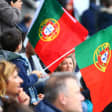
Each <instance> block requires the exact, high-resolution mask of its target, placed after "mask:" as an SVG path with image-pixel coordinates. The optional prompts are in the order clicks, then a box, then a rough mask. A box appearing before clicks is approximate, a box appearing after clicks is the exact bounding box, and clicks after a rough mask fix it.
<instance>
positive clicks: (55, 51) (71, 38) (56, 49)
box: [27, 0, 88, 71]
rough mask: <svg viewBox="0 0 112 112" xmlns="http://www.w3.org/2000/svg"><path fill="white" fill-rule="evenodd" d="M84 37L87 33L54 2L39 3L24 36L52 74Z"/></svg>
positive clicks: (44, 0) (54, 0) (51, 0)
mask: <svg viewBox="0 0 112 112" xmlns="http://www.w3.org/2000/svg"><path fill="white" fill-rule="evenodd" d="M87 35H88V31H87V30H86V29H85V28H84V27H83V26H82V25H81V24H80V23H79V22H78V21H77V20H76V19H74V18H73V17H72V16H70V15H69V14H68V13H67V11H66V10H64V9H63V7H62V6H61V5H60V4H59V3H58V0H41V3H40V7H39V8H38V9H37V12H36V15H35V18H34V20H33V23H32V25H31V28H30V30H29V33H28V35H27V36H28V38H29V40H30V42H31V44H32V46H33V47H34V48H35V52H36V53H37V55H38V56H39V58H40V59H41V61H42V62H43V63H44V64H45V66H46V67H47V68H48V69H49V70H50V71H54V69H55V68H56V67H57V66H58V64H59V63H60V62H61V60H62V59H63V58H64V57H65V56H67V55H68V54H70V53H71V52H73V51H74V47H75V46H76V45H78V44H80V43H81V42H82V41H84V40H85V39H86V37H87Z"/></svg>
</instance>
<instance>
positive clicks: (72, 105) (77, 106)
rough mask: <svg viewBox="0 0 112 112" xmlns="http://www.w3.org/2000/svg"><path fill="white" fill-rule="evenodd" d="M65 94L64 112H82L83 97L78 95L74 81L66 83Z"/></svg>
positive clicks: (70, 80) (78, 89) (78, 90)
mask: <svg viewBox="0 0 112 112" xmlns="http://www.w3.org/2000/svg"><path fill="white" fill-rule="evenodd" d="M66 86H67V93H66V94H65V99H66V104H65V107H64V110H65V112H82V106H81V101H83V100H84V97H83V96H82V95H81V93H80V88H79V87H78V85H77V82H76V81H75V80H74V79H68V80H67V81H66Z"/></svg>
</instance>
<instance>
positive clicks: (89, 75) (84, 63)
mask: <svg viewBox="0 0 112 112" xmlns="http://www.w3.org/2000/svg"><path fill="white" fill-rule="evenodd" d="M75 56H76V61H77V64H78V66H79V68H80V72H81V74H82V77H83V79H84V81H85V83H86V85H87V87H88V88H89V90H90V95H91V99H92V103H93V112H102V111H103V110H104V108H105V107H106V106H107V105H108V104H110V103H111V102H112V86H111V85H112V26H111V27H108V28H107V29H104V30H102V31H100V32H98V33H97V34H95V35H93V36H92V37H91V38H90V39H88V40H86V41H85V42H83V43H81V44H80V45H78V46H77V47H76V49H75Z"/></svg>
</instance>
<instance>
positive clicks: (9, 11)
mask: <svg viewBox="0 0 112 112" xmlns="http://www.w3.org/2000/svg"><path fill="white" fill-rule="evenodd" d="M23 1H24V0H23ZM23 1H22V0H0V112H92V111H93V105H92V101H91V97H90V92H89V89H88V88H87V87H86V84H85V82H84V80H83V78H82V76H81V73H80V71H79V69H78V66H77V63H76V60H75V55H74V53H73V54H70V55H69V56H67V57H65V58H64V60H63V61H62V62H61V63H60V64H59V65H58V67H57V68H56V70H55V71H54V72H53V73H50V72H46V71H44V69H43V67H42V66H41V60H39V58H38V56H37V55H36V54H35V52H34V49H33V47H32V46H31V44H30V43H29V42H28V43H27V46H24V45H23V42H24V40H25V38H26V34H27V32H28V29H29V27H30V24H31V22H32V19H33V16H32V15H31V14H29V13H26V14H25V15H24V16H23V18H22V16H21V14H22V5H23V4H24V2H23ZM35 1H36V0H35ZM58 1H59V3H60V4H61V5H62V6H63V7H64V8H65V9H67V11H68V12H69V13H70V14H71V15H72V16H75V15H77V11H75V8H74V7H73V2H74V1H75V0H74V1H73V0H58ZM100 3H101V5H100V6H97V5H96V0H90V7H89V9H87V10H85V11H84V13H83V14H82V15H81V16H80V17H79V18H78V19H79V21H80V23H81V24H82V25H84V26H85V27H86V28H87V30H88V32H89V36H91V35H93V34H94V33H96V32H97V31H99V30H101V29H104V28H106V27H108V26H109V25H112V21H111V18H112V17H111V16H112V12H111V10H112V0H100ZM37 8H38V7H37ZM76 18H77V17H76ZM110 107H111V104H110V106H109V109H110ZM111 110H112V109H111ZM104 112H110V110H108V108H107V109H105V110H104Z"/></svg>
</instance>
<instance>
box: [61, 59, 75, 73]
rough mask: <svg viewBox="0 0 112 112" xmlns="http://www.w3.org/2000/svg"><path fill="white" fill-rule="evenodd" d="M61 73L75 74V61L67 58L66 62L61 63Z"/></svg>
mask: <svg viewBox="0 0 112 112" xmlns="http://www.w3.org/2000/svg"><path fill="white" fill-rule="evenodd" d="M60 68H61V71H63V72H66V71H68V72H73V69H74V65H73V61H72V59H71V58H70V57H69V58H65V59H64V61H63V62H62V63H61V67H60Z"/></svg>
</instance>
